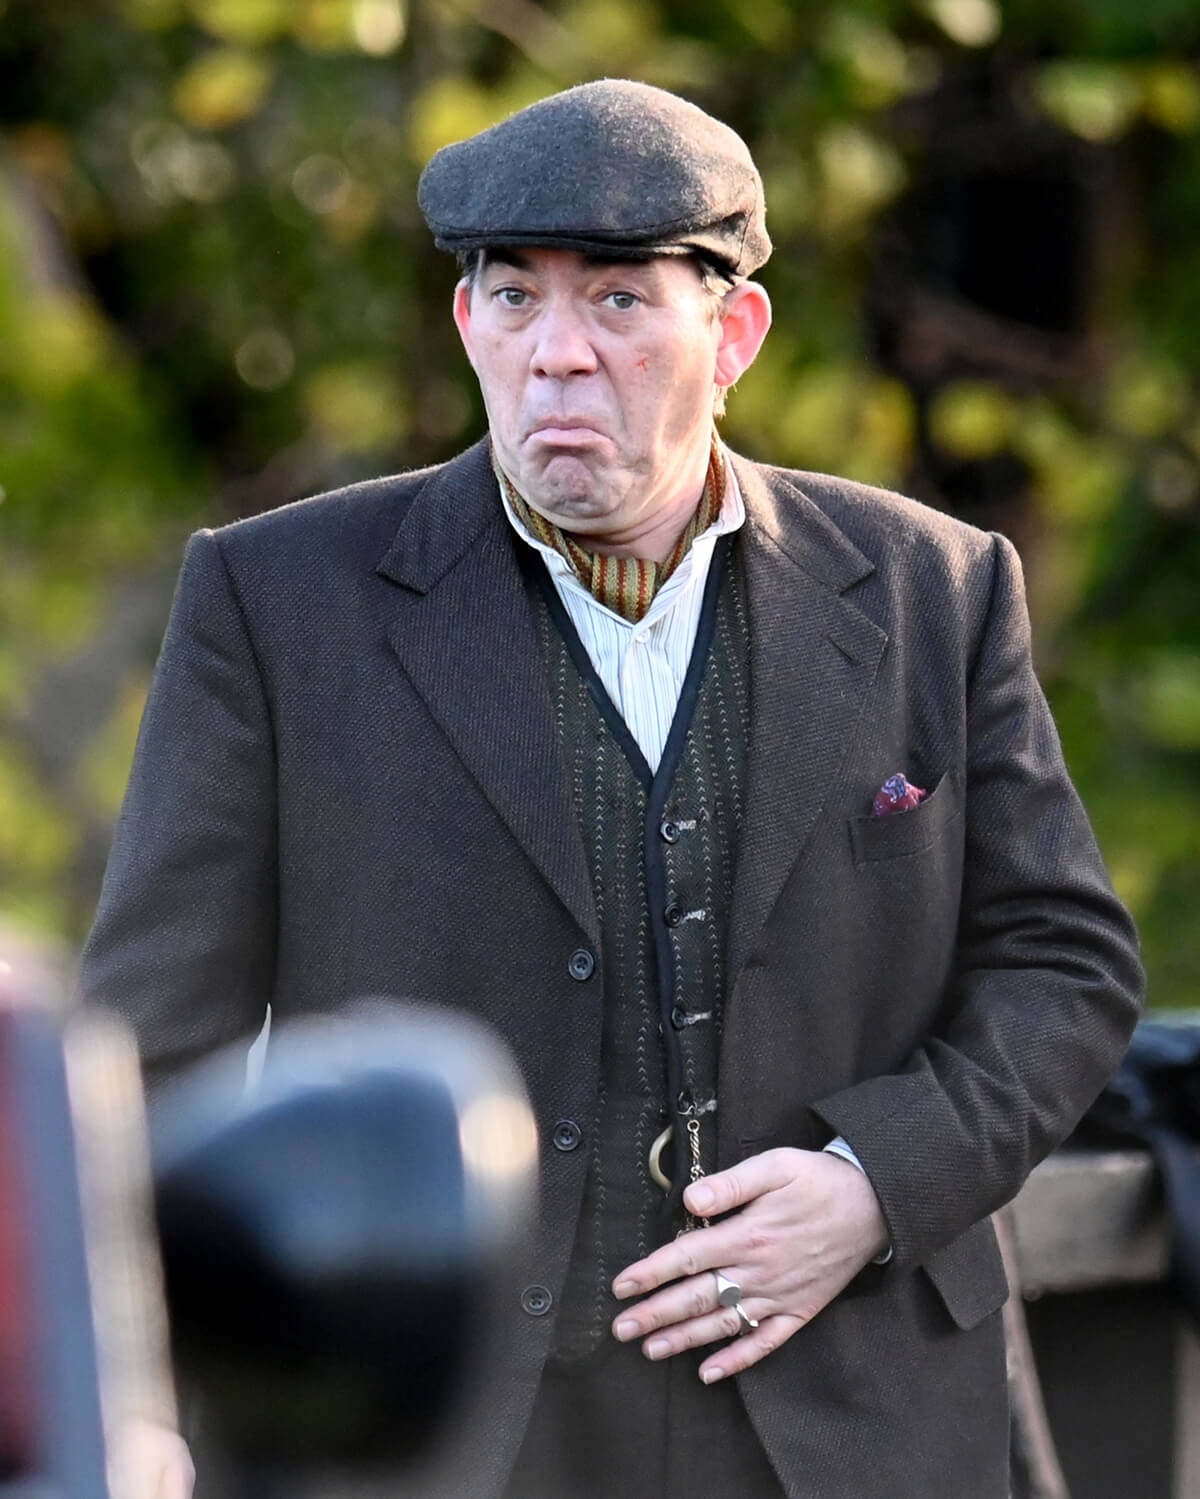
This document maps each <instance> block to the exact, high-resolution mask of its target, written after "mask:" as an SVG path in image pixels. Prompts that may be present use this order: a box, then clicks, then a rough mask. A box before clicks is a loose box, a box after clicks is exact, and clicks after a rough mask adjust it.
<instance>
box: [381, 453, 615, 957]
mask: <svg viewBox="0 0 1200 1499" xmlns="http://www.w3.org/2000/svg"><path fill="white" fill-rule="evenodd" d="M378 571H379V573H380V574H381V575H382V576H383V577H385V578H388V579H390V580H391V581H392V583H394V584H398V585H400V586H399V587H396V588H393V589H391V590H389V594H388V598H387V601H386V603H385V610H386V613H387V615H388V619H387V633H388V639H389V640H390V642H391V645H392V649H393V650H394V651H395V653H396V655H397V657H398V658H399V661H400V664H401V666H402V667H403V668H404V671H405V672H406V674H407V675H408V678H409V680H410V681H411V683H412V685H413V687H414V688H415V689H416V690H417V692H418V693H420V695H421V697H422V698H423V699H424V702H425V705H426V707H427V708H428V710H429V713H430V715H431V716H432V718H433V719H434V721H435V722H436V723H437V724H438V726H439V727H440V729H441V730H442V732H443V733H444V734H445V735H446V737H447V739H449V741H450V743H451V744H452V745H453V746H454V749H455V751H456V753H457V754H458V756H459V758H460V759H461V760H462V762H463V764H464V766H465V767H466V769H467V771H468V772H469V773H470V775H471V776H472V777H473V778H474V779H475V781H476V782H477V783H478V785H479V787H480V789H481V790H482V791H483V793H484V795H485V796H486V797H487V798H488V800H489V801H490V802H491V804H492V806H493V807H494V808H495V809H496V811H497V812H498V813H499V815H500V816H501V817H502V818H503V819H504V821H505V822H506V823H507V825H508V827H509V829H510V830H511V832H512V835H513V837H514V838H515V839H516V841H517V842H518V844H520V846H521V848H522V849H523V850H524V851H525V853H526V854H527V855H528V856H529V858H530V859H532V860H533V862H534V864H535V865H536V866H537V867H538V869H539V870H540V871H541V873H542V875H543V876H544V877H545V879H546V880H547V881H548V882H549V884H550V885H551V887H552V888H553V889H554V890H555V892H556V893H557V894H558V896H559V898H560V899H561V900H562V902H563V904H564V905H565V906H566V907H567V909H568V910H569V911H570V912H571V914H572V915H573V916H574V917H575V919H576V921H578V923H579V925H580V926H581V927H582V928H583V930H584V931H585V932H587V933H588V935H589V936H590V937H591V939H592V941H593V942H594V943H598V942H599V922H598V918H597V914H596V903H595V896H594V894H593V891H592V885H591V879H590V877H589V873H588V867H587V858H586V855H585V853H584V848H583V838H582V834H581V833H580V831H579V828H578V825H577V820H576V818H575V815H574V812H573V809H572V806H571V800H570V788H569V785H568V782H567V774H566V768H565V766H564V764H563V761H562V757H561V756H560V754H559V751H558V741H557V738H556V735H555V730H554V721H553V715H552V711H551V706H550V692H549V687H548V685H547V682H546V677H545V670H544V667H543V665H542V659H541V653H540V651H539V649H538V644H537V639H536V636H535V634H534V628H533V622H532V619H531V616H530V609H529V602H528V598H527V596H526V592H525V588H524V583H523V580H522V577H521V572H520V568H519V566H518V564H517V560H516V556H515V554H514V540H513V536H512V532H511V528H510V527H509V525H508V522H507V520H506V519H505V516H504V513H503V510H502V509H501V505H500V498H499V495H498V493H497V489H496V481H495V477H494V475H493V474H492V469H491V463H490V460H489V457H488V449H487V444H486V443H480V444H477V445H476V446H475V447H474V448H471V449H470V450H469V451H468V452H466V453H464V454H463V455H462V456H461V457H459V458H457V459H455V460H454V461H453V462H452V463H450V464H448V465H446V467H445V468H443V469H439V470H437V471H436V472H435V473H434V474H433V475H432V477H431V478H430V479H429V481H428V483H427V484H426V485H425V486H424V488H422V489H421V491H420V492H419V493H418V495H417V497H416V499H415V500H414V501H413V504H412V507H411V509H410V510H409V511H408V513H407V515H406V516H405V518H404V520H403V522H402V523H401V525H400V528H399V530H398V532H397V533H396V537H395V540H394V541H393V543H392V545H391V547H390V548H389V550H388V552H387V553H386V555H385V556H384V558H383V559H382V560H381V562H380V564H379V568H378ZM496 877H497V879H503V878H504V873H503V871H502V870H497V871H496Z"/></svg>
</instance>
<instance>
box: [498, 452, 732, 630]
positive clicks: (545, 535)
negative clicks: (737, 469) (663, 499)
mask: <svg viewBox="0 0 1200 1499" xmlns="http://www.w3.org/2000/svg"><path fill="white" fill-rule="evenodd" d="M492 467H493V468H494V469H495V471H496V478H497V480H498V481H499V483H500V484H501V485H502V486H503V488H504V493H505V494H506V495H507V496H508V502H509V504H510V505H511V506H512V509H513V514H514V515H515V516H516V517H517V519H518V520H519V521H520V522H521V524H522V525H523V526H524V527H525V529H526V530H527V531H528V532H529V534H530V535H531V536H533V537H536V539H537V540H538V541H540V542H542V543H543V545H545V546H549V547H553V548H554V550H555V551H556V552H558V553H559V555H560V556H562V557H565V558H566V560H567V561H568V562H569V563H570V564H571V569H572V571H573V572H574V574H575V576H576V577H577V578H578V579H579V581H580V582H581V583H582V584H583V586H584V587H585V588H586V589H588V590H589V591H590V592H591V593H592V595H593V596H594V597H595V598H597V599H599V601H600V602H601V603H602V604H604V605H605V606H606V608H609V609H611V610H612V611H613V613H614V614H619V615H621V617H622V618H623V619H627V620H629V621H630V623H631V624H637V622H638V620H640V619H642V618H644V616H645V613H646V611H647V609H649V607H650V605H651V604H652V603H653V601H654V595H655V594H656V593H657V592H658V590H659V589H660V588H661V587H662V585H663V584H664V583H665V582H666V581H667V579H668V578H669V577H670V576H671V574H672V573H673V572H674V571H675V569H676V568H677V567H678V566H679V564H680V563H681V562H682V561H683V559H684V558H685V557H686V556H687V553H688V549H689V547H690V546H691V544H692V542H693V541H695V539H696V537H697V536H699V535H701V534H702V533H703V532H705V531H707V530H708V528H709V526H711V525H714V524H715V522H716V521H717V519H718V518H719V516H720V514H721V506H722V505H723V504H724V502H725V461H724V458H723V457H722V454H721V446H720V443H719V442H718V440H717V435H716V433H715V432H714V433H713V440H712V450H711V452H710V454H709V459H708V475H707V477H706V478H705V481H704V493H703V494H702V495H701V496H700V503H699V504H698V505H697V506H696V510H695V512H694V514H693V515H692V518H691V520H689V521H688V523H687V525H686V526H685V527H684V528H683V532H682V534H681V535H680V537H679V540H678V541H677V542H676V543H675V545H674V546H673V547H672V548H671V553H670V556H668V557H666V558H665V559H664V560H663V561H662V562H652V561H650V560H649V559H648V558H646V557H611V556H607V555H606V554H605V553H603V552H589V551H588V550H587V548H586V547H584V546H583V545H581V543H580V542H579V540H578V539H577V538H576V537H574V536H572V535H570V534H569V533H568V532H566V531H563V530H562V529H561V528H560V527H558V526H556V525H554V523H553V522H552V521H548V520H547V519H546V517H545V516H544V515H539V513H538V512H537V511H536V510H534V509H533V507H532V506H531V505H529V504H527V503H526V502H525V500H523V499H522V498H521V496H520V495H519V494H518V493H517V491H516V489H515V488H514V487H513V485H512V482H511V481H510V480H509V477H508V475H507V474H506V473H504V471H503V470H502V469H501V467H500V465H499V464H498V463H497V462H496V456H495V453H494V452H493V454H492Z"/></svg>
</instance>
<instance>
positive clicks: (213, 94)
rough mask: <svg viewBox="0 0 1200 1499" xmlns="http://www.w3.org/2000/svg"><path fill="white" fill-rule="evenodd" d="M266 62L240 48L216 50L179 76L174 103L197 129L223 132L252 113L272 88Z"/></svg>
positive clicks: (205, 54)
mask: <svg viewBox="0 0 1200 1499" xmlns="http://www.w3.org/2000/svg"><path fill="white" fill-rule="evenodd" d="M271 76H272V70H271V67H270V65H269V64H268V63H267V62H266V60H265V59H264V58H262V57H260V56H258V55H257V54H255V53H253V52H247V51H244V50H243V49H242V48H240V47H218V48H215V49H214V50H213V51H211V52H206V53H204V54H203V56H201V57H198V58H197V59H196V61H195V62H194V63H192V64H191V66H190V67H188V68H186V69H185V70H184V71H183V73H181V74H180V76H179V79H178V80H177V82H176V84H175V89H174V94H173V100H174V104H175V108H176V110H177V111H178V113H179V114H180V115H181V116H182V117H183V119H185V120H186V121H187V123H188V124H189V125H192V126H194V127H195V128H196V129H198V130H222V129H224V128H226V127H227V126H229V125H237V124H239V123H240V122H241V121H242V120H245V119H248V118H249V117H250V116H251V115H252V114H254V113H255V112H256V111H257V109H258V107H259V105H260V104H261V103H262V101H263V99H264V97H265V96H266V93H267V90H268V89H269V88H270V86H271Z"/></svg>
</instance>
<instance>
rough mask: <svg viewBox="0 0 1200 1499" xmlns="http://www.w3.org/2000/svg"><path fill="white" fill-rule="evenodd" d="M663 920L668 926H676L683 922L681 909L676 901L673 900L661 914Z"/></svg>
mask: <svg viewBox="0 0 1200 1499" xmlns="http://www.w3.org/2000/svg"><path fill="white" fill-rule="evenodd" d="M663 920H664V921H665V922H666V923H667V925H668V926H678V925H679V923H680V922H681V921H682V920H683V907H682V906H681V905H680V904H679V902H678V901H675V900H673V901H672V902H671V904H670V905H669V906H668V907H667V909H666V910H665V911H664V912H663Z"/></svg>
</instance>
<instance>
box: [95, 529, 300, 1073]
mask: <svg viewBox="0 0 1200 1499" xmlns="http://www.w3.org/2000/svg"><path fill="white" fill-rule="evenodd" d="M275 824H276V797H275V755H274V742H273V732H272V723H271V714H270V709H269V704H268V700H267V693H266V690H265V684H264V681H263V677H262V674H261V672H260V669H259V665H258V662H257V660H256V656H255V651H254V647H253V643H252V641H251V638H250V633H249V630H248V627H247V623H246V619H245V616H244V614H243V611H242V609H241V606H240V604H239V601H238V599H237V597H236V594H235V592H234V589H233V586H232V583H231V580H230V577H229V574H228V572H227V570H226V567H225V564H224V562H223V560H222V557H221V553H220V548H219V544H218V541H217V539H216V537H215V536H214V535H213V534H212V532H210V531H202V532H198V533H197V534H196V535H195V536H193V537H192V539H191V541H190V543H189V545H188V548H187V552H186V554H185V557H184V562H183V567H182V570H181V572H180V577H179V582H178V585H177V588H176V592H175V600H174V604H173V606H172V610H171V617H170V621H169V623H168V626H167V630H166V634H165V637H164V640H163V645H162V651H161V653H160V656H159V661H158V666H157V669H156V671H155V675H154V681H153V684H152V687H151V690H150V694H149V698H148V701H147V704H146V709H145V713H144V715H143V718H142V726H141V731H140V733H139V736H138V745H137V750H136V753H135V756H134V763H133V769H132V773H131V776H130V781H129V787H128V790H127V791H126V794H125V801H124V805H123V808H122V812H121V816H120V819H119V822H118V825H117V830H116V835H115V838H114V842H113V848H112V853H111V855H110V858H109V863H108V870H107V873H106V875H105V880H104V886H103V890H102V893H101V898H100V904H99V908H98V910H97V915H96V921H95V924H94V926H93V929H92V933H91V936H90V937H89V939H88V942H87V945H86V947H85V949H84V953H83V959H82V964H81V970H80V993H81V997H82V999H83V1000H84V1001H85V1002H87V1003H97V1004H103V1005H106V1006H108V1007H110V1008H114V1009H117V1010H119V1011H121V1012H122V1013H123V1014H124V1015H125V1016H126V1017H127V1018H128V1019H129V1020H130V1021H131V1023H132V1024H133V1026H134V1028H135V1030H136V1032H137V1036H138V1042H139V1046H140V1048H141V1052H142V1059H143V1064H144V1066H145V1068H146V1071H147V1077H148V1079H149V1080H150V1082H151V1083H153V1082H154V1081H155V1080H156V1078H157V1077H159V1076H161V1075H162V1074H164V1073H166V1072H170V1071H174V1070H175V1069H176V1068H178V1067H180V1066H182V1065H184V1064H185V1063H187V1062H188V1061H189V1060H191V1059H192V1058H194V1057H197V1056H200V1055H203V1054H206V1053H207V1052H209V1051H211V1050H213V1048H214V1047H217V1046H220V1045H222V1044H224V1043H225V1042H227V1041H230V1040H232V1039H234V1038H236V1037H239V1036H243V1035H246V1034H247V1033H253V1032H254V1031H256V1030H257V1029H258V1028H259V1026H260V1025H261V1023H262V1019H263V1015H264V1011H265V1006H266V1004H267V1003H268V1002H269V1000H270V998H271V991H272V984H273V976H274V963H275V948H276V911H277V891H276V826H275Z"/></svg>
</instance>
